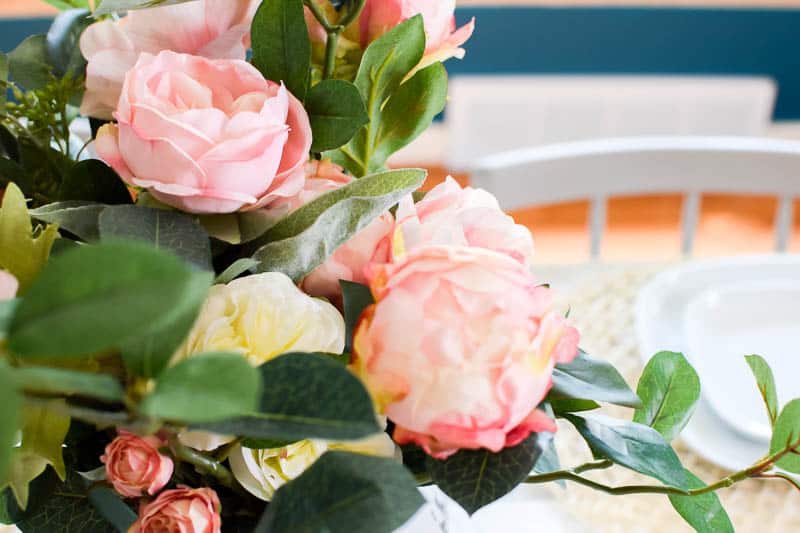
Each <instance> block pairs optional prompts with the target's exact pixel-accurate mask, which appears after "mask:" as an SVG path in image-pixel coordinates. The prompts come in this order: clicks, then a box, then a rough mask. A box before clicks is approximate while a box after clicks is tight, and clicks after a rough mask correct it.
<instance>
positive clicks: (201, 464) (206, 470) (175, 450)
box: [169, 434, 240, 491]
mask: <svg viewBox="0 0 800 533" xmlns="http://www.w3.org/2000/svg"><path fill="white" fill-rule="evenodd" d="M169 449H170V451H171V452H172V455H173V456H175V458H176V459H179V460H181V461H183V462H186V463H189V464H191V465H193V466H194V467H195V469H196V470H197V471H198V472H200V473H201V474H205V475H209V476H212V477H214V478H215V479H216V480H217V481H219V483H220V484H221V485H224V486H225V487H228V488H229V489H232V490H235V491H239V490H240V487H239V484H238V483H237V482H236V479H235V478H234V477H233V474H232V473H231V471H230V470H228V468H227V467H226V466H225V465H223V464H222V463H221V462H219V461H217V460H215V459H213V458H211V457H209V456H207V455H204V454H202V453H200V452H198V451H196V450H193V449H191V448H189V447H188V446H184V445H183V443H181V441H180V439H178V436H177V435H176V434H172V435H170V437H169Z"/></svg>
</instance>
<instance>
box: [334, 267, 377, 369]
mask: <svg viewBox="0 0 800 533" xmlns="http://www.w3.org/2000/svg"><path fill="white" fill-rule="evenodd" d="M339 285H341V287H342V306H343V308H344V323H345V326H346V328H347V329H346V334H345V347H344V351H345V352H347V353H352V352H353V334H354V333H355V330H356V326H357V325H358V319H359V318H360V317H361V313H362V312H363V311H364V309H366V308H367V307H368V306H370V305H372V304H374V303H375V299H374V298H373V297H372V292H371V291H370V289H369V287H367V286H366V285H362V284H361V283H353V282H352V281H345V280H339Z"/></svg>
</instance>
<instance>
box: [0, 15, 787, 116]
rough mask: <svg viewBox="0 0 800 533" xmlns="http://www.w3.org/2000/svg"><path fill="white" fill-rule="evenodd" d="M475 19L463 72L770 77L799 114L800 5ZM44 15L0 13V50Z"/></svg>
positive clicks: (780, 110) (783, 106)
mask: <svg viewBox="0 0 800 533" xmlns="http://www.w3.org/2000/svg"><path fill="white" fill-rule="evenodd" d="M473 16H474V17H476V18H477V22H476V24H477V25H476V30H475V35H474V36H473V38H472V40H471V41H470V42H469V43H468V45H467V56H466V58H465V59H464V60H463V61H457V60H453V61H450V62H448V65H447V66H448V70H449V71H450V72H451V74H452V75H454V76H457V75H459V74H482V73H483V74H488V73H492V74H498V73H503V74H529V73H548V74H592V73H598V74H600V73H603V74H665V73H668V74H697V75H731V76H735V75H765V76H770V77H772V78H773V79H775V81H777V83H778V86H779V97H778V102H777V106H776V109H775V118H776V119H778V120H800V53H799V52H800V10H797V9H714V8H708V9H694V8H693V9H689V8H533V7H513V8H512V7H504V8H491V7H482V8H478V7H464V8H460V9H459V10H458V13H457V17H458V19H459V22H460V23H463V22H464V21H466V20H468V19H469V18H470V17H473ZM48 24H49V21H48V20H47V19H5V20H3V19H0V50H3V51H7V50H10V49H12V48H13V47H14V46H15V45H16V43H18V42H19V41H20V40H21V39H22V38H24V37H25V36H26V35H29V34H32V33H37V32H43V31H46V29H47V26H48Z"/></svg>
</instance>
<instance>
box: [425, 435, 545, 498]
mask: <svg viewBox="0 0 800 533" xmlns="http://www.w3.org/2000/svg"><path fill="white" fill-rule="evenodd" d="M540 438H541V437H540V436H539V435H538V434H536V433H532V434H531V435H530V436H529V437H528V438H527V439H525V440H524V441H522V442H521V443H520V444H518V445H517V446H513V447H511V448H504V449H503V450H501V451H500V452H498V453H492V452H490V451H489V450H485V449H481V450H461V451H459V452H457V453H455V454H454V455H451V456H450V457H448V458H447V459H445V460H442V461H440V460H437V459H431V460H430V461H429V462H428V471H429V472H430V475H431V479H432V480H433V482H434V483H435V484H436V485H437V486H438V487H439V488H440V489H442V491H444V493H445V494H447V495H448V496H450V497H451V498H453V499H454V500H455V501H456V502H458V504H459V505H461V507H463V508H464V509H465V510H466V511H467V512H468V513H469V514H472V513H474V512H475V511H477V510H478V509H480V508H481V507H483V506H485V505H488V504H490V503H492V502H493V501H495V500H497V499H498V498H501V497H503V496H505V495H506V494H508V493H509V492H511V490H512V489H513V488H514V487H516V486H517V485H519V484H520V483H522V481H524V480H525V478H526V477H528V474H530V472H531V470H532V469H533V465H535V464H536V461H537V459H539V456H540V455H541V453H542V447H541V444H540V440H539V439H540Z"/></svg>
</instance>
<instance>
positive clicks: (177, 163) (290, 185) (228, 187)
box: [95, 51, 311, 213]
mask: <svg viewBox="0 0 800 533" xmlns="http://www.w3.org/2000/svg"><path fill="white" fill-rule="evenodd" d="M114 117H115V118H116V119H117V121H118V124H117V125H106V126H104V127H103V128H101V130H100V132H99V133H98V135H97V140H96V143H95V146H96V149H97V153H98V154H99V155H100V157H101V158H102V159H104V160H105V161H106V162H107V163H108V164H109V165H111V166H112V167H113V168H114V170H116V171H117V172H118V173H119V174H120V176H122V178H123V179H124V180H125V181H126V182H127V183H128V184H130V185H134V186H137V187H142V188H145V189H147V190H149V191H150V193H151V194H152V195H153V196H155V197H156V198H157V199H158V200H160V201H162V202H164V203H167V204H169V205H171V206H173V207H176V208H178V209H181V210H183V211H188V212H191V213H231V212H234V211H239V210H249V209H255V208H260V207H265V206H269V204H270V203H272V202H275V201H277V200H281V199H285V198H290V197H292V196H294V195H296V194H297V193H298V192H299V191H300V190H301V189H302V188H303V180H304V175H303V165H304V163H305V162H306V160H307V159H308V151H309V149H310V147H311V126H310V125H309V121H308V115H306V112H305V110H304V109H303V106H302V104H301V103H300V102H299V101H298V100H297V99H296V98H295V97H294V96H292V95H291V94H289V92H288V91H287V90H286V88H285V87H284V86H283V85H278V84H276V83H273V82H271V81H268V80H265V79H264V77H263V76H262V75H261V73H260V72H258V70H256V69H255V67H253V66H252V65H250V64H248V63H246V62H244V61H239V60H228V59H217V60H211V59H205V58H203V57H199V56H191V55H186V54H177V53H174V52H169V51H165V52H161V53H160V54H158V55H157V56H153V55H150V54H142V55H141V57H140V58H139V61H138V62H137V63H136V66H135V67H134V68H133V69H131V70H130V71H129V72H128V74H127V75H126V77H125V85H124V87H123V91H122V96H121V97H120V99H119V107H118V108H117V111H116V112H115V113H114Z"/></svg>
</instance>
